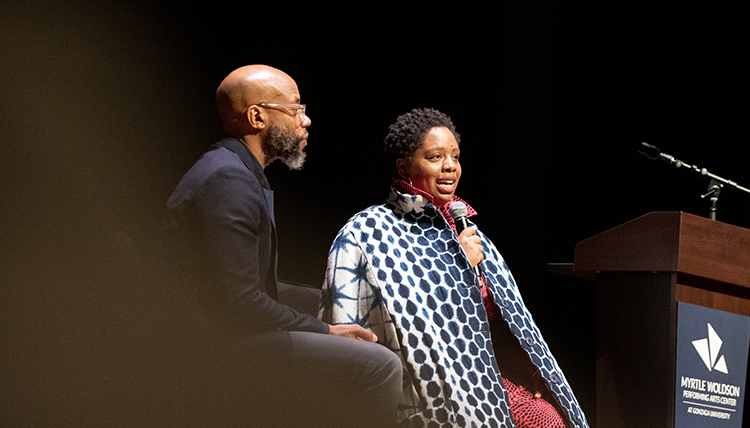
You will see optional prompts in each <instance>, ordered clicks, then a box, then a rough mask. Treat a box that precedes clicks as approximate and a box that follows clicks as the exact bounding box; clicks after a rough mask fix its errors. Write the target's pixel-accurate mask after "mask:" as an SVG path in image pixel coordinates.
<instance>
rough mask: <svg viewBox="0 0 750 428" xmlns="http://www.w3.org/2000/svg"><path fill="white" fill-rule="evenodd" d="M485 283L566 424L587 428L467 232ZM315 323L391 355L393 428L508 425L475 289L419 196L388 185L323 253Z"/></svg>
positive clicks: (497, 259) (515, 299) (516, 302)
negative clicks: (341, 327) (367, 335)
mask: <svg viewBox="0 0 750 428" xmlns="http://www.w3.org/2000/svg"><path fill="white" fill-rule="evenodd" d="M477 234H478V236H479V237H480V238H481V240H482V246H483V248H484V256H485V259H484V261H483V262H482V269H483V272H484V275H485V279H486V281H487V287H488V288H489V290H490V291H491V292H492V295H493V296H494V298H495V302H496V303H497V304H498V307H499V309H500V311H501V313H502V315H503V318H504V319H505V320H507V322H508V325H509V326H510V329H511V331H512V332H513V334H514V335H515V336H516V337H517V338H518V340H519V342H520V345H521V346H522V347H523V349H524V350H526V352H527V353H528V355H529V357H530V359H531V361H532V362H533V363H534V365H535V366H536V367H537V368H538V369H539V372H540V374H541V375H542V377H543V378H544V380H545V381H546V382H547V384H548V386H549V389H550V391H551V392H552V393H553V394H554V395H555V397H556V399H557V401H558V403H559V404H560V406H561V407H562V408H563V409H564V410H565V412H566V413H567V418H566V419H568V420H570V421H571V423H572V425H573V426H574V427H588V424H587V422H586V418H585V417H584V415H583V412H582V411H581V409H580V406H579V405H578V402H577V400H576V398H575V396H574V395H573V392H572V391H571V389H570V387H569V386H568V383H567V381H566V379H565V377H564V376H563V374H562V371H561V370H560V368H559V367H558V365H557V362H556V361H555V359H554V357H553V356H552V354H551V353H550V351H549V349H548V347H547V344H546V342H545V341H544V339H543V337H542V335H541V333H540V332H539V330H538V328H537V326H536V324H535V323H534V321H533V319H532V317H531V314H530V313H529V312H528V310H527V308H526V305H525V304H524V303H523V300H522V299H521V296H520V293H519V290H518V287H517V286H516V284H515V281H514V280H513V277H512V276H511V273H510V271H509V270H508V267H507V265H506V264H505V261H504V260H503V258H502V256H500V254H499V253H498V251H497V249H496V248H495V246H494V245H493V244H492V242H491V241H490V240H489V239H488V238H487V237H486V236H484V235H483V234H482V233H481V232H479V231H477ZM321 304H322V308H321V311H320V314H319V317H320V318H321V319H322V320H323V321H326V322H329V323H331V324H344V323H357V324H360V325H361V326H363V327H365V328H367V329H370V330H371V331H372V332H374V333H375V334H376V335H377V336H378V341H379V342H380V343H381V344H383V345H384V346H386V347H388V348H390V349H391V350H393V351H394V352H396V353H397V354H399V356H400V357H401V362H402V363H403V366H404V390H403V394H402V397H401V402H400V403H399V408H398V419H399V420H400V426H401V427H428V426H429V427H433V426H434V427H513V426H514V424H513V421H512V418H511V416H510V408H509V405H508V398H507V394H506V391H505V388H504V386H503V382H502V378H501V376H500V372H499V370H498V366H497V362H496V360H495V356H494V351H493V348H492V342H491V338H490V330H489V324H488V321H487V315H486V312H485V309H484V303H483V300H482V294H481V290H480V288H479V285H478V283H477V281H476V278H475V276H474V273H473V271H472V269H471V266H470V265H469V261H468V259H467V257H466V255H465V253H464V252H463V249H462V248H461V245H460V243H459V242H458V239H457V237H456V235H455V233H454V232H453V230H452V229H451V228H450V227H449V226H448V224H447V222H446V221H445V219H444V218H443V216H442V215H441V214H440V213H439V212H438V211H437V210H436V209H435V207H434V206H433V205H432V204H431V203H429V202H428V201H427V200H426V198H424V197H423V196H413V195H409V194H402V193H399V192H398V191H396V190H395V189H391V194H390V196H389V198H388V201H387V202H386V204H385V205H379V206H372V207H370V208H368V209H366V210H364V211H362V212H360V213H358V214H357V215H355V216H354V217H352V218H351V219H350V220H349V222H348V223H347V224H346V225H345V226H344V227H343V228H342V229H341V231H340V232H339V234H338V235H337V236H336V239H335V241H334V242H333V245H332V246H331V250H330V253H329V257H328V267H327V270H326V279H325V283H324V286H323V295H322V302H321Z"/></svg>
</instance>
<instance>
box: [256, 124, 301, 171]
mask: <svg viewBox="0 0 750 428" xmlns="http://www.w3.org/2000/svg"><path fill="white" fill-rule="evenodd" d="M304 139H305V137H299V136H297V135H295V134H294V133H293V132H292V131H290V130H288V129H282V128H281V127H279V126H276V125H275V124H273V123H272V124H271V125H270V126H269V128H268V134H267V135H266V138H265V139H264V140H263V154H264V155H265V158H266V159H265V161H266V165H270V164H271V162H273V161H275V160H276V159H279V160H280V161H281V162H283V163H284V165H286V166H287V168H289V169H302V165H303V164H304V163H305V156H306V155H307V154H306V153H305V152H303V151H301V150H300V147H299V144H300V142H302V140H304Z"/></svg>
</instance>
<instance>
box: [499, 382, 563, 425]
mask: <svg viewBox="0 0 750 428" xmlns="http://www.w3.org/2000/svg"><path fill="white" fill-rule="evenodd" d="M503 384H505V390H506V391H508V399H509V400H510V413H511V415H512V416H513V422H515V423H516V427H517V428H565V422H564V421H563V419H562V418H561V417H560V414H559V413H557V410H555V408H554V407H553V406H552V405H551V404H550V403H548V402H547V401H545V400H544V399H543V398H536V397H534V395H533V394H532V393H530V392H529V391H527V390H526V389H525V388H524V387H522V386H516V385H514V384H513V382H511V381H509V380H508V379H503Z"/></svg>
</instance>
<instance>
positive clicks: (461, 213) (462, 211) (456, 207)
mask: <svg viewBox="0 0 750 428" xmlns="http://www.w3.org/2000/svg"><path fill="white" fill-rule="evenodd" d="M449 211H450V214H451V217H453V221H455V222H456V232H457V233H458V234H459V235H460V234H461V232H463V231H464V230H465V229H466V228H467V227H469V222H468V221H467V220H466V213H467V211H468V210H467V209H466V204H464V203H463V202H454V203H452V204H451V207H450V209H449ZM474 274H475V275H476V276H477V279H479V278H481V277H482V271H481V270H480V269H479V263H477V265H476V266H474Z"/></svg>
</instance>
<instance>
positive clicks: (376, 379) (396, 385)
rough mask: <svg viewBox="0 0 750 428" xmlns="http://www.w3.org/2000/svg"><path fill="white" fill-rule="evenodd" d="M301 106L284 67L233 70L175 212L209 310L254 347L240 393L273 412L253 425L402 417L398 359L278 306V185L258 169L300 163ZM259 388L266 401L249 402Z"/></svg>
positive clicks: (172, 202) (364, 337)
mask: <svg viewBox="0 0 750 428" xmlns="http://www.w3.org/2000/svg"><path fill="white" fill-rule="evenodd" d="M299 103H300V94H299V90H298V88H297V85H296V83H295V82H294V80H292V78H291V77H289V76H288V75H287V74H285V73H284V72H282V71H280V70H277V69H275V68H272V67H268V66H264V65H250V66H245V67H241V68H239V69H237V70H234V71H233V72H232V73H230V74H229V75H228V76H227V77H226V78H225V79H224V81H223V82H222V83H221V85H220V86H219V88H218V90H217V92H216V107H217V110H218V113H219V117H220V119H221V122H222V124H223V127H224V131H225V132H226V134H227V135H228V137H227V138H225V139H223V140H221V141H219V142H218V143H216V144H214V145H212V146H211V147H210V148H209V150H208V152H206V153H205V154H204V155H203V156H202V157H201V159H200V160H198V162H197V163H196V164H195V165H194V166H193V167H192V168H191V169H190V170H189V171H188V172H187V173H186V174H185V176H184V177H183V178H182V180H181V181H180V183H179V184H178V186H177V188H176V189H175V191H174V193H173V194H172V196H171V197H170V198H169V201H168V202H167V208H168V213H169V217H170V220H171V224H172V225H173V227H174V228H175V229H176V230H178V231H179V232H181V233H180V236H181V237H182V238H183V239H185V242H186V244H185V247H184V248H185V249H186V250H188V253H191V254H192V255H193V256H197V257H195V258H193V259H192V260H193V263H190V264H193V265H194V266H195V267H196V268H195V269H194V272H193V282H194V283H195V284H196V285H197V292H198V296H199V300H200V303H201V305H202V308H203V312H204V313H205V314H206V315H207V317H208V319H211V320H212V321H213V324H214V325H217V326H220V329H217V333H216V334H218V335H220V337H224V338H226V340H227V341H228V342H233V344H234V345H235V347H234V348H233V349H234V350H239V351H240V352H242V351H245V352H246V353H247V358H248V362H247V364H248V367H249V368H248V370H249V371H251V372H252V373H250V376H249V377H248V378H247V379H248V384H247V385H246V387H247V390H248V391H242V390H238V391H233V394H240V395H242V394H246V393H247V394H248V395H247V396H248V402H247V405H248V406H250V407H251V408H253V409H255V410H257V412H255V411H254V412H251V413H252V414H253V415H255V416H257V414H258V413H261V412H265V413H266V414H267V415H266V416H267V417H266V420H263V421H255V422H257V423H258V424H260V423H262V424H263V426H274V423H276V426H285V425H287V426H373V427H385V426H388V425H389V424H393V422H394V421H395V407H396V403H397V401H398V397H399V394H400V389H401V363H400V361H399V360H398V359H397V358H394V357H393V353H392V352H390V351H389V350H387V349H386V348H384V347H382V346H380V345H378V344H376V343H374V342H376V341H377V337H375V335H374V334H372V333H371V332H369V331H367V330H365V329H363V328H362V327H360V326H359V325H356V324H355V325H352V324H342V325H328V324H326V323H323V322H322V321H319V320H317V319H316V318H314V317H312V316H310V315H307V314H302V313H299V312H297V311H295V310H294V309H292V308H290V307H288V306H285V305H282V304H280V303H279V302H277V301H276V296H277V283H276V229H275V224H274V211H273V192H272V191H271V190H270V186H269V183H268V181H267V179H266V177H265V175H264V174H263V169H264V168H265V167H266V166H268V165H269V164H271V163H272V162H273V161H275V160H277V159H278V160H280V161H282V162H283V163H284V164H286V165H287V166H288V167H289V168H290V169H299V168H301V167H302V164H303V163H304V158H305V153H304V148H305V146H306V145H307V137H308V131H307V128H308V127H309V126H310V124H311V123H312V121H311V119H310V118H309V117H308V116H307V115H306V114H305V106H304V105H303V104H299ZM218 331H221V332H222V333H218ZM225 332H231V333H225ZM354 339H358V340H354ZM217 358H221V356H219V357H217ZM217 364H220V361H217ZM258 388H260V390H261V391H262V392H263V394H261V398H263V399H264V400H263V402H262V403H258V402H256V401H255V400H254V399H250V398H249V397H250V396H251V392H252V393H256V392H257V391H258ZM329 394H333V395H332V396H333V397H334V399H333V400H332V399H331V397H332V396H331V395H329ZM256 395H257V394H256ZM233 396H234V397H235V398H236V395H233ZM256 398H257V397H256ZM269 415H270V416H269ZM269 418H270V419H271V420H268V419H269ZM326 418H327V419H328V420H325V419H326ZM290 423H294V425H289V424H290ZM324 424H325V425H324ZM251 426H252V425H251Z"/></svg>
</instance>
